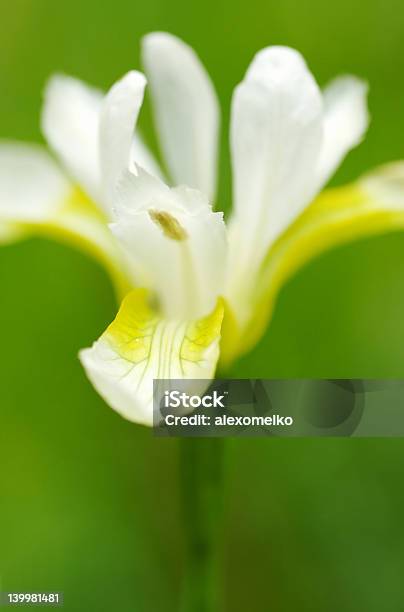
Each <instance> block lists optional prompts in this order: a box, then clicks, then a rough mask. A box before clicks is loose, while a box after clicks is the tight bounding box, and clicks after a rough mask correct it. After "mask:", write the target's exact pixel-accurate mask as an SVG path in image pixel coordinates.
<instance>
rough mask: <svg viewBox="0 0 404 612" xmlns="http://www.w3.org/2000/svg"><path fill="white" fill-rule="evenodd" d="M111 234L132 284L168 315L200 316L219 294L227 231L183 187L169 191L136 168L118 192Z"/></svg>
mask: <svg viewBox="0 0 404 612" xmlns="http://www.w3.org/2000/svg"><path fill="white" fill-rule="evenodd" d="M115 213H116V222H115V223H114V224H112V225H111V228H112V231H113V233H114V234H115V235H116V236H117V237H118V239H119V240H120V242H121V243H122V245H123V246H124V248H125V250H126V252H127V253H128V257H129V259H130V261H131V264H132V266H133V271H134V278H136V279H137V284H138V285H139V284H142V285H143V286H146V287H149V288H151V289H153V290H154V291H155V293H156V295H157V296H158V298H159V300H160V302H161V307H162V310H163V312H164V313H165V315H166V316H168V317H176V318H178V317H183V318H187V319H194V318H199V317H200V316H203V315H206V314H207V313H208V312H210V311H211V310H212V308H213V306H214V304H215V303H216V300H217V297H218V296H219V295H220V294H221V293H222V291H223V282H224V273H225V265H226V247H227V243H226V233H225V226H224V223H223V215H222V213H214V212H212V209H211V207H210V206H209V204H208V202H207V200H206V198H205V196H204V195H202V194H201V193H200V192H198V191H195V190H193V189H189V188H188V187H179V188H176V189H170V188H169V187H167V186H166V185H164V183H162V182H161V181H159V180H158V179H157V178H154V177H152V176H150V175H149V174H147V173H146V172H145V171H143V170H142V169H138V175H134V174H133V173H131V172H127V173H126V174H125V176H124V178H123V180H122V182H121V184H120V186H119V188H118V199H117V207H116V210H115Z"/></svg>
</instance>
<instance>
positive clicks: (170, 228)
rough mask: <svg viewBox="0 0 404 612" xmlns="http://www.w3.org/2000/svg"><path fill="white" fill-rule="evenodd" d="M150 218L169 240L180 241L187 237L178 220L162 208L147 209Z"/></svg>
mask: <svg viewBox="0 0 404 612" xmlns="http://www.w3.org/2000/svg"><path fill="white" fill-rule="evenodd" d="M149 215H150V219H151V220H152V221H153V223H155V224H156V225H158V226H159V227H160V229H161V230H162V232H163V234H164V236H167V238H170V239H171V240H177V241H178V242H182V241H183V240H186V239H187V238H188V234H187V232H186V231H185V229H184V228H183V227H182V225H181V224H180V222H179V221H178V220H177V219H176V218H175V217H173V216H172V215H170V213H168V212H166V211H164V210H153V209H150V210H149Z"/></svg>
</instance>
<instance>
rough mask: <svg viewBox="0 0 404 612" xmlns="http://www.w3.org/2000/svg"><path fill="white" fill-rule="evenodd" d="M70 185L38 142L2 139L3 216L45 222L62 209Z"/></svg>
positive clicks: (0, 203) (0, 204) (0, 200)
mask: <svg viewBox="0 0 404 612" xmlns="http://www.w3.org/2000/svg"><path fill="white" fill-rule="evenodd" d="M70 192H71V186H70V184H69V182H68V181H67V179H66V178H65V177H64V175H63V174H62V173H61V172H60V170H59V168H58V166H57V164H56V163H55V162H54V161H53V159H52V158H51V157H50V156H49V155H48V153H46V151H45V150H44V149H43V148H42V147H39V146H36V145H25V144H20V143H17V142H1V143H0V220H1V221H8V222H12V223H13V222H15V223H18V222H38V223H39V222H43V221H44V220H48V219H49V218H50V217H51V216H53V215H55V213H56V212H57V211H58V210H59V209H60V207H61V206H63V205H64V203H65V202H66V200H67V198H68V196H69V194H70Z"/></svg>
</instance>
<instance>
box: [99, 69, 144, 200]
mask: <svg viewBox="0 0 404 612" xmlns="http://www.w3.org/2000/svg"><path fill="white" fill-rule="evenodd" d="M145 86H146V79H145V77H144V76H143V74H142V73H141V72H136V71H135V70H132V71H131V72H128V74H126V75H125V76H124V77H123V78H122V79H121V80H120V81H118V82H117V83H115V85H113V87H111V89H110V90H109V92H108V94H107V95H106V96H105V98H104V100H103V103H102V110H101V119H100V127H99V138H100V166H101V176H102V182H103V187H104V192H105V194H106V197H107V199H108V200H109V201H111V202H113V198H114V193H115V188H116V184H117V180H118V178H119V176H120V175H121V173H122V172H123V171H124V170H126V169H127V168H128V166H129V159H130V154H131V150H132V143H133V133H134V128H135V125H136V122H137V118H138V115H139V111H140V107H141V105H142V102H143V94H144V88H145Z"/></svg>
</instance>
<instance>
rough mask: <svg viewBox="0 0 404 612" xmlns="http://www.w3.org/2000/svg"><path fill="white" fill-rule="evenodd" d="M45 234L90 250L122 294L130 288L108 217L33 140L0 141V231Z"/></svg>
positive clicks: (13, 234) (9, 236)
mask: <svg viewBox="0 0 404 612" xmlns="http://www.w3.org/2000/svg"><path fill="white" fill-rule="evenodd" d="M31 234H35V235H44V236H50V237H54V238H58V239H60V240H63V241H66V242H68V243H70V244H73V245H74V246H78V247H79V248H80V249H82V250H84V251H86V252H88V253H90V254H91V255H92V256H94V257H95V258H96V259H97V260H99V261H100V262H101V263H102V264H103V265H104V266H105V267H106V268H107V270H108V272H109V273H110V274H111V276H112V278H113V280H114V282H115V284H116V286H117V290H118V292H119V294H120V295H122V293H123V294H124V293H125V292H127V291H128V282H129V281H128V277H127V275H126V274H125V265H124V259H123V257H122V254H121V251H120V249H119V246H118V244H117V243H116V241H115V240H114V238H113V236H112V234H111V232H110V231H109V229H108V226H107V219H106V218H105V217H104V216H103V215H102V213H100V211H99V210H98V209H97V208H96V207H95V206H94V205H93V204H92V202H91V201H89V200H88V198H87V197H86V196H85V195H84V194H83V193H82V192H80V190H78V189H77V188H75V187H73V186H72V185H71V183H70V182H69V181H68V180H67V179H66V177H65V176H64V175H63V173H62V172H61V171H60V169H59V167H58V166H57V164H56V163H55V162H54V161H53V159H52V158H51V157H50V156H49V154H48V153H47V152H46V151H44V150H43V149H42V148H41V147H39V146H37V145H25V144H20V143H17V142H3V143H0V236H2V237H3V239H4V241H5V240H6V239H8V240H11V239H13V238H14V239H15V238H19V237H22V236H26V235H31Z"/></svg>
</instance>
